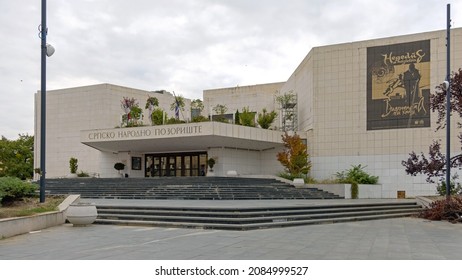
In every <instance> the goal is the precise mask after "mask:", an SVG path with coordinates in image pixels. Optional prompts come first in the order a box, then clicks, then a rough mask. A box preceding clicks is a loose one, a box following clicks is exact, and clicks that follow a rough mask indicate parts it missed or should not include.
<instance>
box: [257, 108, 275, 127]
mask: <svg viewBox="0 0 462 280" xmlns="http://www.w3.org/2000/svg"><path fill="white" fill-rule="evenodd" d="M277 116H278V114H277V113H276V112H275V111H274V110H273V111H271V112H269V113H268V112H267V111H266V108H264V109H263V111H262V112H261V113H258V118H257V123H258V124H259V125H260V126H261V128H263V129H268V128H270V126H271V124H272V123H273V122H274V119H275V118H276V117H277Z"/></svg>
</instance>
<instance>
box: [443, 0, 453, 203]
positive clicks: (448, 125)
mask: <svg viewBox="0 0 462 280" xmlns="http://www.w3.org/2000/svg"><path fill="white" fill-rule="evenodd" d="M450 50H451V4H448V5H447V19H446V81H445V82H444V83H443V87H444V89H445V90H446V198H447V199H449V197H450V195H451V139H450V136H451V67H450V62H451V61H450V58H451V53H450Z"/></svg>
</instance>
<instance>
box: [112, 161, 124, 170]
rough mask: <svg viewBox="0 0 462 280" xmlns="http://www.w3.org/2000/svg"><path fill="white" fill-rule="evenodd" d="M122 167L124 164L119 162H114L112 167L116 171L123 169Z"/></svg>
mask: <svg viewBox="0 0 462 280" xmlns="http://www.w3.org/2000/svg"><path fill="white" fill-rule="evenodd" d="M124 168H125V164H123V163H121V162H117V163H116V164H114V169H115V170H117V171H121V170H124Z"/></svg>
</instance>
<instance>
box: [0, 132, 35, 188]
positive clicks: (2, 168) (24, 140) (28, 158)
mask: <svg viewBox="0 0 462 280" xmlns="http://www.w3.org/2000/svg"><path fill="white" fill-rule="evenodd" d="M33 172H34V136H29V135H27V134H19V138H18V139H17V140H8V139H6V138H5V137H3V136H2V139H1V140H0V177H6V176H10V177H17V178H20V179H22V180H25V179H31V178H32V176H33Z"/></svg>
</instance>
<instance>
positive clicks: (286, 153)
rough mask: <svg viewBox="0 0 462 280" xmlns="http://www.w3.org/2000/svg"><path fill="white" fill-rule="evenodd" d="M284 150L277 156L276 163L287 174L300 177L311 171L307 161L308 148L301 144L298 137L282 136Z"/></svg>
mask: <svg viewBox="0 0 462 280" xmlns="http://www.w3.org/2000/svg"><path fill="white" fill-rule="evenodd" d="M282 142H283V143H284V150H283V151H282V152H279V153H278V154H277V159H278V161H279V162H280V163H281V164H282V166H284V167H285V169H286V172H288V173H289V174H291V175H293V176H296V177H301V176H302V174H303V175H306V174H308V172H309V171H310V169H311V162H310V161H309V160H308V147H307V146H306V145H305V144H304V143H303V141H302V139H301V138H300V136H298V135H297V134H294V135H293V136H290V135H288V134H287V132H286V133H285V134H284V135H282Z"/></svg>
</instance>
